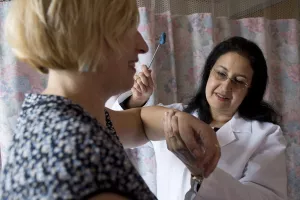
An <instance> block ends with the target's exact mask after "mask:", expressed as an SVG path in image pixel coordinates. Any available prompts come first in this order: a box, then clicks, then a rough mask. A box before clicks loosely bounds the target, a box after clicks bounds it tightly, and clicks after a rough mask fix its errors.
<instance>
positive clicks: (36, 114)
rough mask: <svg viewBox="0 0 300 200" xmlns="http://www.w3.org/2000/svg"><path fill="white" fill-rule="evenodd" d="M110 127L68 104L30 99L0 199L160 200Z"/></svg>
mask: <svg viewBox="0 0 300 200" xmlns="http://www.w3.org/2000/svg"><path fill="white" fill-rule="evenodd" d="M106 116H107V117H109V116H108V113H106ZM108 122H109V123H108V128H107V129H105V128H103V127H101V125H100V124H99V123H98V122H97V120H96V119H95V118H93V117H91V116H90V115H89V114H88V113H87V112H85V111H84V110H83V108H82V107H81V106H79V105H76V104H74V103H72V102H71V101H70V100H68V99H66V98H63V97H59V96H51V95H40V94H27V95H26V98H25V101H24V103H23V106H22V112H21V114H20V117H19V119H18V124H17V132H16V133H15V135H14V139H13V144H12V146H11V149H10V152H9V156H8V160H7V163H6V165H5V168H4V171H3V174H2V175H1V183H0V184H1V192H0V199H2V200H6V199H14V200H16V199H29V200H43V199H47V200H51V199H63V200H64V199H88V198H90V197H93V196H95V195H97V194H100V193H103V192H113V193H117V194H120V195H122V196H125V197H127V198H129V199H145V200H151V199H156V197H155V196H154V195H153V194H152V193H151V192H150V190H149V189H148V187H147V185H146V184H145V182H144V181H143V179H142V178H141V176H140V175H139V174H138V172H137V171H136V170H135V168H134V167H133V165H132V164H131V162H130V161H129V159H128V157H127V155H126V153H125V152H124V149H123V146H122V145H121V143H120V142H119V139H118V138H117V135H116V133H115V131H114V129H113V126H112V123H111V122H110V120H109V118H108Z"/></svg>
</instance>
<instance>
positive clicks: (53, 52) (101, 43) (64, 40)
mask: <svg viewBox="0 0 300 200" xmlns="http://www.w3.org/2000/svg"><path fill="white" fill-rule="evenodd" d="M137 23H138V9H137V5H136V0H14V1H12V5H11V8H10V11H9V13H8V16H7V19H6V24H5V35H6V38H7V40H8V42H9V44H10V45H11V47H12V50H13V52H14V53H15V54H16V56H17V57H18V58H19V59H21V60H23V61H24V62H27V63H29V64H30V65H31V66H33V67H34V68H37V69H39V70H40V71H41V72H43V73H47V72H48V69H72V70H79V71H83V70H85V68H86V66H88V67H89V70H92V71H95V70H97V67H98V66H99V65H101V64H102V63H103V62H104V61H105V58H106V57H107V55H108V52H111V51H113V52H119V53H120V47H121V46H122V45H121V43H120V40H121V38H122V35H124V33H125V32H126V31H128V30H129V29H130V28H132V27H134V26H136V25H137ZM122 48H123V47H121V49H122ZM118 50H119V51H118Z"/></svg>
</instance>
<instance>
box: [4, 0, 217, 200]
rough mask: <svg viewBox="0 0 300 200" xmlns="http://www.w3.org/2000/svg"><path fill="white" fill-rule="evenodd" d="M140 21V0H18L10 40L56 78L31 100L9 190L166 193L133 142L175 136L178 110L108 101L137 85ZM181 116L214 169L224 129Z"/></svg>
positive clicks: (193, 149) (193, 151) (14, 150)
mask: <svg viewBox="0 0 300 200" xmlns="http://www.w3.org/2000/svg"><path fill="white" fill-rule="evenodd" d="M137 21H138V10H137V5H136V1H135V0H84V1H83V0H14V1H13V2H12V5H11V8H10V12H9V14H8V17H7V22H6V27H5V30H6V36H7V39H8V41H9V43H10V45H11V46H12V49H13V51H14V53H15V54H16V56H17V57H18V58H19V59H21V60H23V61H24V62H26V63H28V64H30V65H31V66H33V67H34V68H36V69H38V70H39V71H41V72H43V73H48V75H49V78H48V85H47V88H46V89H45V91H44V92H43V93H42V94H27V95H26V98H25V100H24V103H23V106H22V110H21V114H20V117H19V120H18V124H17V131H16V133H15V134H14V139H13V142H12V145H11V148H10V152H9V155H8V161H7V163H6V165H5V167H4V173H3V174H2V175H1V193H0V198H1V199H30V200H34V199H39V200H40V199H97V200H102V199H110V200H124V199H145V200H150V199H156V197H155V196H154V195H153V194H152V193H151V192H150V190H149V189H148V187H147V186H146V184H145V183H144V181H143V180H142V178H141V177H140V175H139V174H138V173H137V172H136V170H135V169H134V167H133V165H132V164H131V163H130V161H129V160H128V158H127V156H126V154H125V153H124V149H123V146H124V147H125V148H128V147H135V146H138V145H141V144H144V143H146V142H147V141H148V140H163V139H165V136H164V133H163V125H162V123H161V120H162V119H163V117H164V113H165V112H168V111H169V109H164V108H159V107H150V108H147V109H132V110H128V111H125V112H113V111H110V110H107V109H105V108H104V104H105V102H106V100H107V99H108V98H109V97H110V96H113V95H116V94H118V93H120V92H123V91H125V90H127V89H129V88H130V86H131V85H132V84H133V75H134V74H135V62H137V61H138V54H141V53H146V52H147V51H148V48H147V45H146V43H145V41H144V40H143V38H142V37H141V35H140V34H139V33H138V31H137V28H136V27H137ZM176 116H177V117H178V123H179V126H180V132H181V133H185V134H182V135H180V137H178V139H179V140H180V142H181V145H186V146H188V147H189V155H188V156H191V158H192V159H193V162H194V163H197V164H198V165H199V166H200V167H201V166H205V168H204V175H205V176H208V175H209V174H210V173H211V172H212V171H213V170H214V168H215V166H216V164H217V162H218V159H219V157H220V151H219V149H218V148H217V147H218V141H217V139H216V136H215V134H214V132H213V131H212V130H211V129H210V128H209V127H208V126H207V125H205V124H204V123H203V122H201V121H200V120H197V119H196V118H194V117H192V116H191V115H188V114H185V113H183V112H179V111H178V112H176ZM110 117H111V118H112V121H113V122H114V126H113V124H112V122H111V120H110ZM153 119H154V120H153ZM115 130H116V131H115ZM116 132H117V133H118V136H117V134H116ZM195 137H200V138H202V142H203V145H204V146H201V145H198V144H197V143H196V140H195ZM119 138H120V139H119ZM121 143H122V144H121ZM203 147H204V148H206V152H205V154H204V155H203V152H202V151H201V149H202V148H203ZM207 163H209V164H208V165H207Z"/></svg>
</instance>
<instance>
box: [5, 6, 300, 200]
mask: <svg viewBox="0 0 300 200" xmlns="http://www.w3.org/2000/svg"><path fill="white" fill-rule="evenodd" d="M8 4H9V3H8V2H0V147H1V153H2V155H1V158H2V163H3V162H5V155H6V152H7V148H8V145H9V142H10V140H11V135H12V132H13V129H14V127H15V123H16V118H17V116H18V113H19V110H20V105H21V103H22V100H23V99H24V93H27V92H40V91H42V89H43V88H44V86H45V82H46V77H44V76H42V75H40V74H38V73H37V72H35V71H34V70H32V69H31V68H29V67H27V66H25V65H24V64H22V63H19V62H17V61H16V59H15V58H14V57H13V55H12V53H11V51H10V49H9V47H8V45H7V43H6V42H5V40H4V38H3V30H2V25H3V24H2V23H3V19H4V18H5V15H6V13H7V8H8ZM139 9H140V18H141V21H140V26H139V31H140V32H141V33H142V35H143V37H144V38H145V40H146V42H147V43H148V45H149V48H150V51H149V53H148V54H147V55H143V56H141V57H140V64H142V63H143V64H149V62H150V59H151V57H152V55H153V53H154V50H155V47H156V45H157V37H158V36H159V35H160V34H161V32H166V33H167V43H166V44H165V45H163V46H162V48H161V49H160V50H159V52H158V55H157V57H156V59H155V62H154V63H153V70H154V74H155V75H154V76H155V77H154V78H155V83H156V91H155V93H154V95H153V96H152V97H151V101H152V103H153V104H156V103H164V104H169V103H174V102H186V101H187V100H188V99H189V98H190V97H191V96H192V95H193V94H194V93H195V90H196V89H197V88H198V86H199V82H200V80H199V79H200V73H201V70H202V67H203V65H204V61H205V59H206V57H207V55H208V54H209V52H210V51H211V50H212V48H213V46H214V45H215V44H217V43H218V42H220V41H222V40H223V39H224V38H227V37H229V36H233V35H239V36H243V37H245V38H247V39H250V40H253V41H255V42H256V43H257V44H258V45H259V46H260V47H261V48H262V50H263V51H264V54H265V56H266V58H267V61H268V66H269V74H270V82H269V87H268V92H267V95H266V99H267V100H269V101H270V102H271V103H273V105H274V106H275V107H276V108H277V109H278V110H279V111H280V112H281V114H282V116H283V122H282V128H283V130H284V134H285V136H286V139H287V141H288V148H287V158H288V159H287V164H288V179H289V184H288V187H289V188H288V189H289V197H290V199H291V200H292V199H293V200H296V199H299V198H300V190H299V188H300V185H299V182H300V60H299V58H300V46H299V44H300V43H299V42H300V27H299V25H300V24H299V21H298V20H296V19H286V20H268V19H266V18H246V19H239V20H231V19H228V18H226V17H214V16H212V15H211V14H210V13H196V14H190V15H172V14H171V13H170V12H162V13H160V14H154V13H152V12H151V11H149V10H147V9H146V8H144V7H141V8H139ZM128 154H129V156H130V157H131V159H132V161H133V162H134V163H135V164H136V166H137V168H138V169H139V171H140V173H141V174H142V176H143V177H144V179H145V180H146V181H147V183H148V184H149V185H150V187H151V189H152V191H154V192H155V190H156V187H155V176H156V174H155V173H156V171H155V154H154V152H153V149H152V146H151V144H150V143H149V144H147V145H145V146H143V147H141V148H138V149H133V150H128ZM270 167H271V166H270Z"/></svg>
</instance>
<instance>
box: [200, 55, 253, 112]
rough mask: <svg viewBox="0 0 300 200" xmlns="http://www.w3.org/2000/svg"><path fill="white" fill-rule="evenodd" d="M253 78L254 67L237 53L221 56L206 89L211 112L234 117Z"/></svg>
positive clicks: (211, 73)
mask: <svg viewBox="0 0 300 200" xmlns="http://www.w3.org/2000/svg"><path fill="white" fill-rule="evenodd" d="M252 76H253V70H252V67H251V65H250V62H249V60H248V59H246V58H245V57H243V56H241V55H239V54H238V53H235V52H229V53H226V54H224V55H222V56H220V57H219V59H218V60H217V61H216V63H215V65H214V66H213V68H212V70H211V72H210V75H209V78H208V81H207V84H206V89H205V95H206V99H207V101H208V104H209V105H210V109H211V112H212V113H214V114H226V115H231V116H233V115H234V113H235V112H236V111H237V109H238V107H239V106H240V105H241V103H242V101H243V100H244V98H245V97H246V95H247V93H248V88H249V87H250V85H251V81H252Z"/></svg>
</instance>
